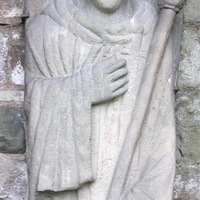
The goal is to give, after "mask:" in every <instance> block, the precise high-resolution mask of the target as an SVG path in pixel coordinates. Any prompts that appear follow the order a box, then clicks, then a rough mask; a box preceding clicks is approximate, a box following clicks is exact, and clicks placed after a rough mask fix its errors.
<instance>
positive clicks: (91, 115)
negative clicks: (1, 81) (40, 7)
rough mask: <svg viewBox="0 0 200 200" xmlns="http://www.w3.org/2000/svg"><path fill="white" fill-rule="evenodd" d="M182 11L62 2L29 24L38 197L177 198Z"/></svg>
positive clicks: (136, 0)
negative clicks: (177, 33) (178, 18)
mask: <svg viewBox="0 0 200 200" xmlns="http://www.w3.org/2000/svg"><path fill="white" fill-rule="evenodd" d="M181 5H182V2H181V1H180V0H177V1H171V0H168V1H159V2H155V1H153V0H145V1H144V0H125V1H122V0H83V1H80V0H55V1H53V2H52V3H50V4H49V5H48V6H47V7H46V8H45V10H44V11H43V12H42V14H41V15H39V16H37V17H35V18H34V19H33V20H32V21H31V22H30V24H29V25H28V28H27V45H26V63H27V67H26V84H27V92H26V108H27V112H28V115H29V128H28V134H27V149H28V150H27V157H28V167H29V183H30V184H29V199H30V200H35V199H38V200H39V199H41V200H45V199H53V200H61V199H63V200H67V199H69V200H97V199H99V200H117V199H121V200H125V199H126V200H130V199H135V200H139V199H142V200H145V199H162V200H165V199H166V200H169V199H172V188H173V179H174V168H175V120H174V108H173V105H174V99H173V80H174V79H173V66H174V65H173V62H174V58H173V54H174V48H173V45H174V43H173V40H175V39H176V38H173V37H170V39H169V41H168V44H167V38H168V35H169V33H170V29H171V25H172V23H173V18H174V16H175V13H176V12H177V11H178V10H179V7H180V6H181ZM158 7H160V8H162V9H165V10H167V11H166V12H163V15H161V17H162V18H163V19H162V20H164V22H165V23H163V25H162V23H160V19H159V9H158ZM161 14H162V11H161ZM167 18H169V19H170V20H171V21H170V20H168V19H167ZM158 21H159V22H158ZM157 22H158V23H157ZM163 27H167V28H166V29H165V28H163ZM160 33H161V34H160ZM160 35H161V36H162V35H163V37H160ZM156 38H158V40H157V41H156ZM157 43H158V44H157ZM161 44H162V45H161ZM166 44H167V47H166V50H165V45H166ZM157 50H158V51H157ZM164 51H165V52H164ZM163 54H164V56H163ZM155 55H156V56H155ZM161 61H162V63H161ZM151 66H153V67H154V66H155V73H154V72H152V71H153V70H152V67H151ZM159 67H160V68H159ZM147 72H148V73H147ZM151 73H152V75H151ZM150 79H151V80H150ZM149 80H150V81H149ZM148 85H149V89H148ZM134 117H135V118H136V120H135V119H134ZM134 127H136V128H134ZM135 129H137V131H135Z"/></svg>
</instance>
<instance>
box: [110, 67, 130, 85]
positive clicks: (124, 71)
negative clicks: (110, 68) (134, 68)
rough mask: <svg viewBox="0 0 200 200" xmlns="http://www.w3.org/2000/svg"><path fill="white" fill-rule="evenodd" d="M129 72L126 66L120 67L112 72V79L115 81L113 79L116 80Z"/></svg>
mask: <svg viewBox="0 0 200 200" xmlns="http://www.w3.org/2000/svg"><path fill="white" fill-rule="evenodd" d="M127 74H128V69H127V68H126V67H123V68H120V69H118V70H117V71H115V72H113V73H112V74H110V80H111V81H112V82H113V81H116V80H118V79H119V78H121V77H123V76H125V75H127Z"/></svg>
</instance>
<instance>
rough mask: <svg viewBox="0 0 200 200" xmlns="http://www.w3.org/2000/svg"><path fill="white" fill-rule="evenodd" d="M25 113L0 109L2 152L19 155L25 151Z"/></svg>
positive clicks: (0, 149)
mask: <svg viewBox="0 0 200 200" xmlns="http://www.w3.org/2000/svg"><path fill="white" fill-rule="evenodd" d="M23 118H24V116H23V112H22V110H19V109H16V108H6V107H0V152H3V153H19V152H24V150H25V134H24V125H23V120H24V119H23Z"/></svg>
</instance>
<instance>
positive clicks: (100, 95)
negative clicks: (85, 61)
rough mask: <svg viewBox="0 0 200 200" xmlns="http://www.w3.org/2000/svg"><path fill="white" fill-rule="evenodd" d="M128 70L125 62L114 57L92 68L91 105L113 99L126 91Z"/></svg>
mask: <svg viewBox="0 0 200 200" xmlns="http://www.w3.org/2000/svg"><path fill="white" fill-rule="evenodd" d="M128 80H129V79H128V70H127V68H126V61H125V60H123V59H122V60H116V59H114V57H111V58H108V59H105V60H103V61H101V62H99V63H98V64H96V65H94V66H93V67H92V90H93V92H92V104H98V103H101V102H105V101H109V100H111V99H114V98H116V97H118V96H120V95H122V94H124V93H125V92H126V91H127V90H128V85H127V83H128Z"/></svg>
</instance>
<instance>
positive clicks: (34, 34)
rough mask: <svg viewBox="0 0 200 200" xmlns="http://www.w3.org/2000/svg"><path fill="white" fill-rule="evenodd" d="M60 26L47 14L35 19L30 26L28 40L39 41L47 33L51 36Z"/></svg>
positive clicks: (28, 27)
mask: <svg viewBox="0 0 200 200" xmlns="http://www.w3.org/2000/svg"><path fill="white" fill-rule="evenodd" d="M58 29H59V25H58V24H57V23H56V22H55V21H54V20H53V19H51V18H50V17H49V16H48V15H46V14H41V15H38V16H36V17H34V18H33V19H32V20H31V21H30V22H29V24H28V26H27V29H26V32H27V38H28V39H29V38H30V37H31V38H32V39H37V38H41V37H43V36H44V35H45V34H46V33H48V34H49V35H51V34H53V33H55V30H58Z"/></svg>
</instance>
